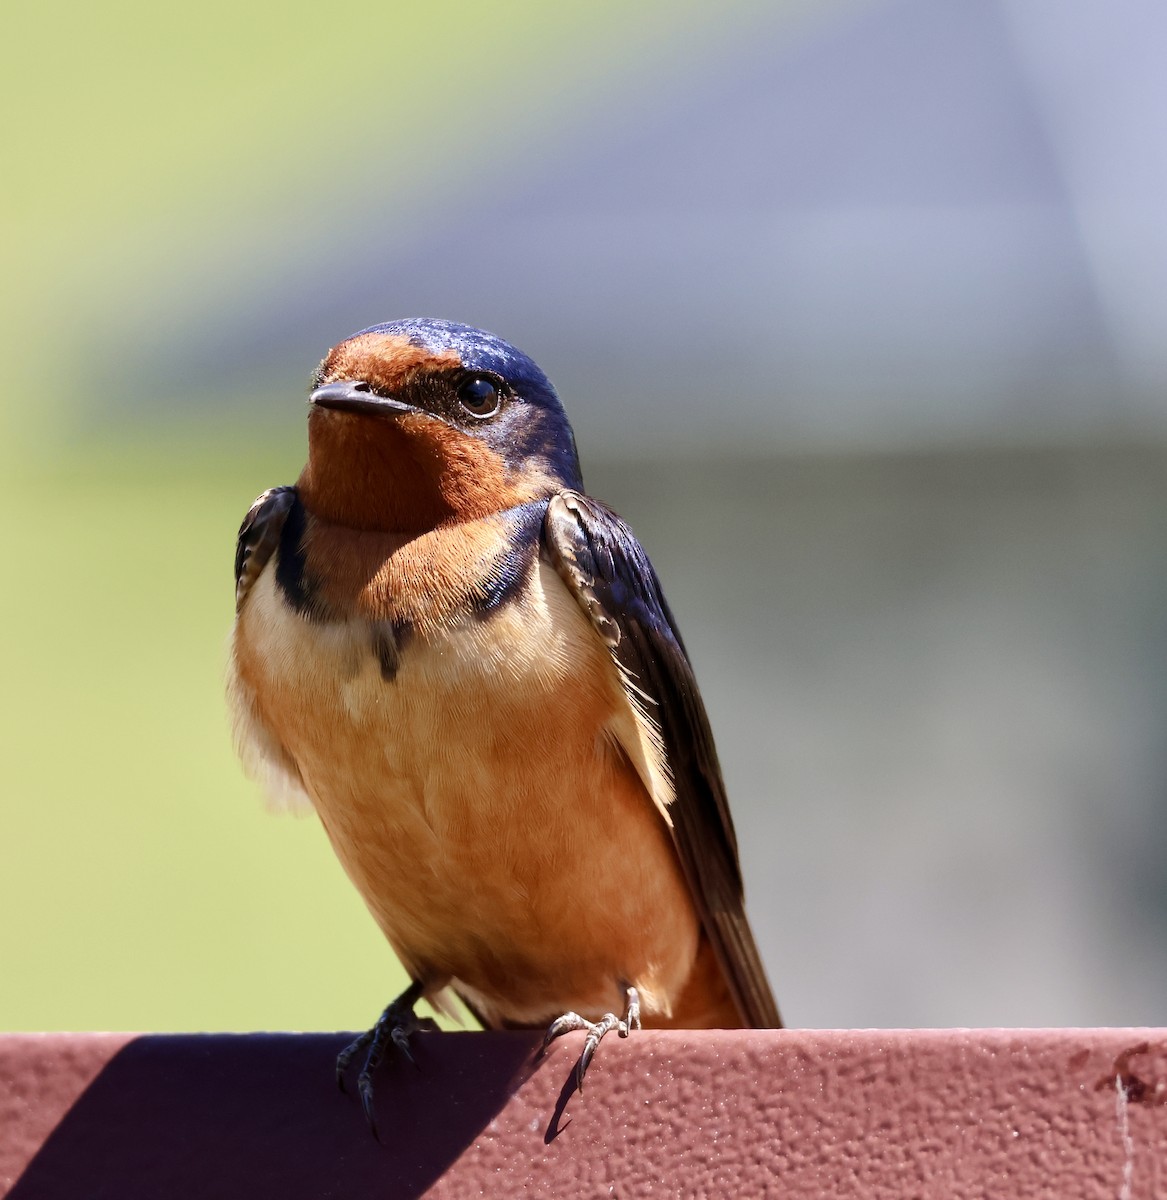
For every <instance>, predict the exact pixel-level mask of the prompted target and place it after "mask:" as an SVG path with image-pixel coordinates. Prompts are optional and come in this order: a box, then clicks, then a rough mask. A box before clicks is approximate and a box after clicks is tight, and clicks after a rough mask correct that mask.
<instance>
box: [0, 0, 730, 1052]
mask: <svg viewBox="0 0 1167 1200" xmlns="http://www.w3.org/2000/svg"><path fill="white" fill-rule="evenodd" d="M666 20H667V25H668V28H667V29H666V30H665V36H664V39H663V41H662V40H661V33H660V30H659V28H658V27H659V25H660V23H661V22H662V21H666ZM715 23H716V14H715V13H714V12H713V11H712V10H705V11H704V12H702V11H700V9H699V6H694V5H686V4H679V5H678V4H675V3H670V4H664V3H648V4H643V5H638V6H634V7H632V8H628V7H627V6H622V5H617V4H611V3H605V2H602V0H601V2H599V3H596V2H594V0H593V2H589V3H587V4H566V5H546V4H541V3H523V2H520V3H503V4H495V5H489V6H485V5H480V4H473V3H443V4H432V5H416V4H394V3H389V4H384V3H376V4H373V3H367V2H364V0H358V2H356V3H353V2H345V0H342V2H340V3H335V4H330V5H326V6H321V5H318V4H295V3H293V4H291V5H280V6H278V7H275V6H269V5H262V4H261V5H257V4H242V5H241V4H239V3H236V2H234V0H233V2H232V3H230V4H226V3H215V2H212V3H208V4H203V5H198V6H194V7H188V8H158V7H157V6H154V5H147V4H142V3H136V2H132V0H131V2H129V3H113V4H108V5H99V6H86V5H81V4H76V3H65V4H45V5H24V6H19V7H18V8H17V9H14V10H13V11H12V12H11V13H9V14H8V16H7V18H6V29H7V31H6V34H5V37H4V38H3V39H2V40H3V48H2V49H0V60H2V62H3V67H2V69H0V104H2V111H3V112H4V114H5V120H4V130H5V132H4V137H3V146H2V150H0V153H2V155H3V159H2V161H0V195H2V204H3V211H2V215H3V228H4V239H3V259H2V263H0V276H2V277H3V279H4V285H3V291H2V295H3V301H2V303H3V310H2V319H0V337H2V339H3V343H2V344H3V350H4V355H3V359H4V362H5V364H6V367H5V375H6V381H5V386H4V391H3V396H4V399H3V403H2V405H0V468H2V469H0V505H2V508H3V511H4V513H5V521H4V526H5V529H6V531H7V532H6V536H5V544H6V547H7V563H8V572H7V582H6V586H5V587H4V588H3V589H2V601H0V603H2V604H3V624H2V626H0V628H2V630H3V659H4V664H5V665H4V669H3V672H2V674H0V679H2V683H0V689H2V690H0V710H2V712H3V720H2V722H0V737H2V738H3V743H2V748H0V763H2V764H3V766H2V771H3V785H2V786H3V792H2V795H0V820H2V830H0V914H2V917H0V1028H6V1029H14V1030H20V1029H30V1030H31V1029H66V1028H71V1029H78V1028H109V1029H141V1030H154V1029H174V1030H183V1029H251V1028H339V1027H345V1028H350V1027H351V1028H356V1027H364V1026H366V1025H367V1024H368V1023H369V1022H370V1021H371V1020H372V1018H373V1017H374V1016H375V1015H376V1013H377V1011H378V1010H379V1009H380V1007H381V1006H382V1005H383V1004H384V1003H385V1002H386V1001H387V999H388V998H389V997H390V996H391V995H392V994H395V992H396V990H397V989H398V986H399V984H400V983H401V982H402V980H403V978H404V976H403V974H402V972H401V971H400V968H399V967H398V966H397V964H396V962H395V960H394V959H393V956H392V954H391V953H390V952H389V951H388V949H387V947H386V946H385V945H384V942H383V941H382V940H381V938H380V936H379V934H378V933H377V931H376V930H375V928H374V927H373V924H372V922H371V920H370V919H369V918H368V916H367V914H366V913H365V911H364V907H363V905H362V904H361V902H360V900H359V898H358V897H357V896H356V894H355V892H354V891H353V890H352V888H351V887H349V885H348V884H347V881H345V879H344V878H343V876H342V873H341V871H340V868H339V867H338V866H337V864H336V862H335V860H334V858H333V856H332V853H331V850H330V849H329V847H328V846H327V844H326V841H325V839H324V837H323V836H322V833H321V831H320V829H319V828H318V826H317V824H316V822H315V821H314V820H313V819H279V818H275V817H272V816H269V815H267V814H266V813H265V812H264V811H263V808H262V805H261V802H260V799H259V797H258V794H257V792H256V790H255V789H254V788H253V787H252V786H251V785H250V784H249V783H247V782H246V781H245V780H244V779H243V778H242V776H241V773H240V770H239V767H238V765H237V763H236V761H235V758H234V755H233V753H232V750H231V746H230V739H229V734H228V724H227V719H226V715H225V711H224V703H223V666H224V652H225V646H226V639H227V634H228V631H229V629H230V624H231V619H232V614H233V597H232V580H231V563H232V555H233V541H234V534H235V530H236V528H237V527H238V522H239V520H240V519H241V517H242V514H243V513H244V512H245V511H246V508H247V506H248V505H249V504H250V502H251V500H252V499H253V498H254V496H255V495H256V494H257V493H258V492H259V491H261V490H262V489H263V488H265V487H267V486H269V485H271V484H274V483H277V482H290V481H292V480H294V478H295V476H296V475H297V474H298V472H299V466H300V463H301V461H302V455H303V431H302V425H303V409H302V403H303V392H302V391H292V392H289V393H287V394H283V395H277V396H275V397H274V398H273V399H272V405H273V408H274V409H276V410H278V412H277V414H276V415H271V416H270V418H269V419H264V418H265V416H266V414H264V413H262V412H261V414H260V416H259V417H257V416H256V413H255V409H254V407H253V408H247V407H246V406H240V408H239V409H237V410H233V409H232V408H231V406H230V405H229V404H227V405H223V406H221V407H219V408H218V409H217V410H215V411H214V412H213V413H211V414H206V413H202V412H200V411H198V405H197V403H196V402H193V401H192V402H189V404H188V403H187V396H188V395H189V394H190V393H191V392H192V391H193V390H194V388H193V387H192V386H191V385H190V384H189V382H187V383H183V382H178V381H176V382H174V383H173V385H172V387H171V388H170V389H169V391H168V392H167V391H165V390H164V391H163V394H159V395H157V396H155V397H154V398H153V399H154V400H156V402H157V404H158V406H159V408H164V409H165V412H164V413H163V414H162V415H159V413H158V412H149V411H147V412H145V413H143V414H141V415H140V417H132V418H126V419H122V420H120V421H116V422H108V421H104V420H103V419H102V407H103V405H106V404H109V405H116V404H117V402H118V395H117V391H118V389H117V382H116V380H117V378H118V377H122V376H124V377H125V378H126V379H127V380H129V379H132V378H133V377H134V375H135V372H136V371H137V369H138V364H137V362H136V360H135V353H134V347H133V344H132V339H130V340H129V342H128V344H127V345H126V346H125V347H124V349H123V350H122V353H121V355H120V358H119V360H118V362H117V363H116V371H115V373H114V383H113V384H112V385H111V384H109V383H108V382H106V383H105V384H104V389H103V387H99V386H95V384H94V382H93V380H92V378H91V375H90V370H89V368H90V365H91V352H92V349H93V345H94V342H95V340H96V339H95V334H94V331H95V329H99V328H100V324H101V320H102V316H103V315H107V314H109V313H111V312H116V313H117V314H118V317H119V320H121V321H123V322H127V323H129V324H130V325H131V326H132V324H133V321H134V319H135V314H137V313H139V312H142V311H150V310H154V309H156V308H157V307H158V306H171V305H173V304H174V302H175V297H176V296H177V297H180V298H181V299H183V300H185V299H189V296H190V295H191V294H192V293H201V294H203V295H206V294H208V293H213V292H214V290H215V287H216V283H217V278H218V273H219V272H220V271H221V269H222V264H223V263H224V262H227V261H231V260H236V261H238V260H240V259H242V260H245V264H246V265H245V271H246V273H248V274H252V273H254V274H257V275H258V274H262V273H263V272H264V270H265V269H266V267H267V266H268V265H269V263H270V261H271V259H272V258H278V257H279V256H280V254H281V247H282V244H283V242H284V241H285V240H286V239H292V240H295V239H296V236H297V224H298V223H300V224H304V225H311V224H312V222H313V221H316V222H319V221H321V220H323V221H324V222H325V224H326V225H327V223H329V222H335V223H336V224H337V226H341V225H343V223H344V221H345V220H346V216H347V214H348V211H349V210H350V209H351V208H354V207H356V206H357V204H358V201H359V199H360V196H359V193H361V192H362V191H363V192H364V193H365V194H366V197H367V195H368V194H369V193H370V192H371V191H375V194H376V196H377V198H378V202H380V203H383V204H384V206H385V207H386V208H390V209H391V208H392V207H393V206H394V205H404V204H407V203H408V202H409V201H410V200H411V199H412V198H415V197H416V196H418V195H425V194H427V192H428V190H430V189H431V188H432V184H433V180H434V178H435V177H437V178H441V177H443V176H447V177H448V176H451V175H453V176H457V175H458V174H459V172H460V170H461V162H462V160H463V159H465V158H466V157H467V155H469V154H473V153H474V147H475V145H476V143H479V142H481V140H482V139H483V138H485V137H487V136H488V135H489V136H490V137H491V139H492V142H491V153H492V154H493V153H499V152H502V151H504V150H505V149H506V146H507V144H508V142H509V141H510V140H512V139H515V138H519V137H521V136H523V134H524V132H525V131H527V130H529V129H530V128H531V127H532V126H536V125H538V124H541V123H547V122H550V121H553V120H556V119H559V120H562V119H564V115H565V113H566V112H567V111H568V110H569V109H570V106H571V105H572V104H574V103H578V102H579V101H580V97H581V96H582V97H583V98H585V99H586V97H587V96H588V95H589V94H591V95H593V96H594V95H595V94H596V93H597V91H599V90H600V89H602V88H604V87H606V86H608V85H609V83H610V81H612V80H613V79H619V78H620V77H621V75H628V74H631V73H633V72H636V71H639V70H641V69H643V65H644V62H645V61H651V60H652V59H653V58H654V56H657V55H659V54H660V53H661V52H662V50H663V51H664V52H666V53H667V52H668V51H669V50H670V49H671V48H672V47H674V46H675V45H676V44H677V43H678V42H680V43H682V44H683V43H685V42H687V41H689V40H691V38H692V34H693V30H694V29H695V28H700V27H701V26H703V25H705V24H710V25H712V24H715ZM535 96H537V97H538V102H537V103H535V102H534V97H535ZM322 210H323V211H324V216H323V217H322V216H321V211H322ZM257 230H258V231H259V233H258V236H257ZM314 233H315V235H316V237H317V239H318V241H320V242H321V243H322V244H321V245H320V246H319V247H318V251H317V252H318V254H319V256H320V257H321V258H322V259H323V260H326V259H327V254H328V240H329V238H328V233H327V230H326V231H325V233H324V234H323V236H321V235H320V233H319V230H318V229H317V230H314ZM402 303H403V304H405V305H406V307H408V304H407V299H406V298H404V297H403V298H402ZM386 315H387V314H385V313H383V312H375V313H370V314H369V321H370V322H371V321H373V320H376V319H381V318H382V317H384V316H386ZM331 332H332V331H330V334H331ZM330 334H325V335H324V340H321V339H320V338H318V339H317V340H316V341H315V342H314V343H313V344H309V345H305V346H303V349H302V353H301V354H300V355H299V357H298V359H297V361H296V362H295V363H293V364H289V365H290V366H291V369H292V371H293V372H295V373H298V374H299V375H300V376H301V377H302V378H303V379H304V380H305V381H306V379H307V375H308V373H309V372H310V371H311V369H312V367H313V366H314V365H315V362H316V360H317V359H318V358H319V357H320V356H321V355H322V354H323V352H324V351H325V350H326V349H327V339H328V337H329V336H330ZM179 336H181V331H180V332H179ZM273 390H274V388H273Z"/></svg>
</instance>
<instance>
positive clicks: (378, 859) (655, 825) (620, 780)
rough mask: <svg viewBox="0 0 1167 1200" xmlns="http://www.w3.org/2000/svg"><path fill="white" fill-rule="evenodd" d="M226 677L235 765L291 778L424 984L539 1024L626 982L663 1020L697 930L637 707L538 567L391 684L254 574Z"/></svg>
mask: <svg viewBox="0 0 1167 1200" xmlns="http://www.w3.org/2000/svg"><path fill="white" fill-rule="evenodd" d="M233 671H234V675H235V678H234V681H233V688H232V691H233V695H234V700H235V706H236V711H237V718H238V724H239V728H240V730H241V740H242V741H244V742H249V743H250V747H248V746H244V751H245V759H246V758H248V757H250V759H251V761H252V762H253V764H255V763H257V762H260V761H267V762H268V765H269V766H270V765H271V762H270V760H272V759H273V758H274V759H280V758H281V756H282V761H281V762H278V763H276V764H275V768H274V774H276V775H280V776H281V777H282V776H286V775H287V774H288V772H289V771H290V772H292V773H293V774H298V779H299V781H301V782H302V785H303V788H304V790H305V791H306V793H307V794H308V796H309V797H310V799H311V801H312V803H313V805H314V806H315V808H316V811H317V812H318V813H319V816H320V819H321V821H322V822H323V824H324V827H325V829H326V830H327V831H328V836H329V838H330V839H331V841H332V844H333V846H334V848H335V850H336V853H337V855H338V856H339V858H340V860H341V862H342V864H343V865H344V868H345V870H346V871H347V872H348V874H349V876H350V878H351V879H352V880H353V882H354V883H355V884H356V886H357V888H358V889H359V891H360V892H361V895H362V896H363V897H364V899H365V902H366V904H367V905H368V907H369V909H370V911H371V912H372V914H373V916H374V918H375V919H376V921H377V923H378V924H379V926H380V927H381V929H382V931H383V932H384V934H385V936H386V937H387V938H388V940H389V942H390V943H391V944H392V946H393V947H394V949H395V950H396V952H397V953H398V955H399V956H400V958H401V960H402V962H403V963H404V964H405V966H406V968H407V970H408V971H409V972H410V975H411V976H412V977H413V978H415V979H419V980H421V981H422V982H424V983H425V985H426V988H427V991H429V992H431V993H432V992H436V991H437V990H439V989H440V988H442V987H443V986H446V985H452V986H453V987H454V988H455V989H456V990H457V991H459V992H460V993H461V994H463V995H464V996H465V997H466V998H467V999H468V1000H469V1001H470V1003H471V1004H472V1005H474V1007H475V1008H476V1009H477V1010H478V1011H479V1012H480V1013H481V1014H482V1015H483V1016H484V1017H485V1018H486V1019H487V1020H488V1021H490V1022H491V1023H499V1022H501V1021H509V1022H514V1023H518V1024H541V1023H543V1022H545V1021H547V1020H549V1019H551V1018H552V1017H554V1016H556V1015H558V1014H559V1013H561V1012H563V1011H564V1010H566V1009H570V1008H574V1009H576V1010H578V1011H580V1012H582V1013H583V1014H585V1015H591V1016H598V1015H600V1014H602V1013H603V1012H606V1011H609V1010H613V1009H615V1010H619V1008H620V1007H621V1006H622V1004H623V989H624V988H625V987H626V986H627V985H628V984H633V985H636V986H637V987H638V988H639V989H640V992H641V999H642V1004H643V1007H644V1010H645V1014H646V1016H648V1017H649V1018H650V1020H651V1018H652V1016H653V1015H654V1014H656V1015H658V1016H659V1017H660V1018H662V1019H667V1017H668V1016H669V1013H670V1011H671V1008H672V1005H673V1002H674V1000H675V999H676V998H677V997H678V996H679V994H680V992H681V990H682V988H683V986H684V983H685V981H686V979H687V978H688V976H689V974H690V971H691V969H692V967H693V962H694V957H695V955H696V953H697V946H698V922H697V918H696V915H695V913H694V910H693V907H692V904H691V901H690V899H689V895H688V891H687V888H686V885H685V882H684V880H683V878H682V875H681V871H680V868H679V866H678V864H677V861H676V856H675V853H674V851H673V848H672V844H671V839H670V834H669V831H668V828H667V826H666V819H665V817H664V816H663V815H662V812H661V811H660V808H659V806H658V805H657V804H654V802H653V799H652V798H650V795H649V792H648V790H646V786H645V783H644V782H642V776H644V775H645V774H646V772H645V771H644V769H643V761H641V766H642V769H641V771H640V772H639V773H638V770H637V768H636V766H634V763H635V762H636V761H637V758H638V755H639V754H640V750H639V749H638V745H637V736H638V718H637V715H636V714H635V713H634V712H633V709H632V706H631V705H630V703H629V699H628V696H627V694H626V692H625V690H624V688H623V687H622V685H621V681H620V678H619V675H618V673H617V671H616V668H615V666H614V665H613V663H612V661H611V658H610V656H609V654H608V651H607V649H606V647H605V646H604V645H603V643H602V641H601V640H600V639H599V637H598V636H597V635H596V633H595V631H594V630H593V628H592V626H591V625H590V623H589V621H588V620H587V618H586V616H585V615H584V614H583V612H582V611H581V610H580V608H579V607H578V605H577V604H576V602H575V600H574V599H573V598H572V596H571V595H570V594H569V593H568V592H567V589H566V588H565V587H564V585H563V584H562V582H561V581H560V580H559V578H558V576H557V575H556V574H555V573H554V571H552V570H551V569H550V568H548V567H546V566H545V565H542V564H538V565H537V566H536V567H535V569H534V570H533V571H532V573H531V577H530V579H529V581H528V585H527V587H526V589H525V591H524V593H523V594H522V596H521V597H520V598H519V600H518V601H517V602H514V603H510V604H508V605H506V606H504V607H503V608H502V609H501V610H500V611H499V612H497V613H494V614H492V615H490V616H487V617H472V618H467V619H466V620H464V621H462V622H460V623H458V624H456V625H453V626H451V627H448V628H445V629H443V630H442V631H440V632H438V633H436V634H432V635H431V636H429V637H426V638H423V637H421V636H419V635H415V636H414V637H412V638H410V639H407V640H406V642H405V644H404V645H403V646H402V648H401V652H400V658H399V663H398V670H397V673H396V676H395V677H394V678H393V679H392V680H387V679H385V678H384V677H383V675H382V672H381V668H380V665H379V662H378V659H377V657H376V656H375V654H374V653H373V651H372V649H371V645H370V635H369V632H368V629H367V628H366V627H365V626H364V624H363V623H359V622H353V623H347V624H331V625H327V624H312V623H309V622H307V621H305V620H303V619H302V618H300V617H299V616H297V615H296V614H295V613H294V612H293V611H292V610H291V609H290V608H289V607H288V606H287V605H286V603H285V602H284V600H283V597H282V595H281V593H280V592H279V590H278V588H277V586H276V584H275V580H274V571H273V570H272V569H271V568H270V567H269V568H268V569H267V570H266V571H265V572H264V574H263V575H262V576H261V578H260V579H259V580H258V581H257V582H256V585H255V587H254V589H253V591H252V593H251V594H250V595H249V597H248V600H247V603H246V605H245V606H244V608H243V611H242V613H241V614H240V617H239V620H238V622H237V625H236V632H235V639H234V645H233ZM640 732H642V730H641V731H640ZM248 749H250V755H248V753H247V751H248ZM281 773H282V775H281Z"/></svg>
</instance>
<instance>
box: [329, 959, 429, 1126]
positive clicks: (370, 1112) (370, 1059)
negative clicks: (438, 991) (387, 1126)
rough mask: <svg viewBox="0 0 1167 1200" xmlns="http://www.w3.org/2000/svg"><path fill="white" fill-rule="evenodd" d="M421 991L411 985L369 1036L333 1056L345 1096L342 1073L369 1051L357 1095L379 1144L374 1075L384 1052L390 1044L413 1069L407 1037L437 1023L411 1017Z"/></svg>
mask: <svg viewBox="0 0 1167 1200" xmlns="http://www.w3.org/2000/svg"><path fill="white" fill-rule="evenodd" d="M422 990H423V985H422V984H420V983H417V982H414V983H413V984H411V985H410V986H409V987H408V988H407V989H406V990H405V991H404V992H403V993H402V994H401V995H400V996H398V997H397V999H396V1000H394V1001H393V1003H392V1004H390V1005H389V1007H388V1008H386V1009H385V1011H384V1012H383V1013H382V1014H381V1017H380V1019H379V1020H378V1021H377V1023H376V1025H374V1026H373V1028H372V1029H370V1030H369V1031H368V1033H362V1034H361V1036H360V1037H359V1038H357V1039H356V1040H355V1041H353V1042H352V1043H350V1044H349V1045H348V1046H346V1047H345V1048H344V1049H343V1050H342V1051H341V1052H340V1053H339V1054H338V1055H337V1056H336V1082H337V1085H338V1086H339V1087H340V1090H341V1091H342V1092H346V1093H347V1091H348V1088H347V1087H345V1082H344V1077H345V1072H346V1071H347V1070H348V1067H349V1065H350V1064H351V1063H352V1061H353V1059H354V1058H355V1057H356V1056H357V1055H358V1054H359V1053H360V1052H361V1051H362V1050H364V1049H366V1048H367V1049H368V1054H366V1055H365V1061H364V1065H363V1066H362V1067H361V1073H360V1074H359V1075H358V1076H357V1092H358V1094H359V1095H360V1100H361V1108H362V1109H364V1112H365V1119H366V1120H367V1121H368V1123H369V1129H370V1130H371V1131H372V1134H373V1136H374V1137H375V1138H376V1139H377V1141H380V1140H381V1134H380V1132H379V1130H378V1129H377V1117H376V1113H375V1111H374V1108H373V1075H374V1073H375V1072H376V1070H377V1068H378V1067H379V1066H380V1065H381V1060H382V1059H383V1058H384V1057H385V1051H386V1050H387V1049H388V1047H389V1044H390V1043H392V1044H393V1046H395V1047H396V1049H397V1050H398V1051H399V1052H400V1053H401V1054H402V1056H403V1057H405V1058H407V1059H408V1060H409V1061H410V1062H411V1063H413V1065H414V1066H415V1067H416V1066H417V1061H416V1059H415V1058H414V1057H413V1051H412V1050H411V1049H410V1046H409V1037H410V1034H411V1033H413V1032H415V1031H417V1030H419V1029H436V1028H437V1022H436V1021H434V1020H433V1018H432V1017H426V1018H420V1017H417V1016H415V1014H414V1011H413V1006H414V1005H415V1004H416V1003H417V1002H418V1000H419V999H420V998H421V995H422Z"/></svg>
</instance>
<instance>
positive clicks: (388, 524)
mask: <svg viewBox="0 0 1167 1200" xmlns="http://www.w3.org/2000/svg"><path fill="white" fill-rule="evenodd" d="M547 482H548V481H547V480H545V479H543V478H540V479H538V480H528V479H524V478H523V477H521V476H517V475H515V474H514V473H512V472H511V471H509V470H508V468H507V466H506V464H505V463H504V462H503V460H502V459H501V458H500V457H499V455H497V454H496V453H495V452H494V451H493V450H491V448H490V447H489V446H487V445H486V444H485V443H484V442H482V441H480V440H479V439H478V438H474V437H471V436H470V435H469V434H466V433H462V432H461V431H459V430H457V429H455V428H453V427H452V426H450V425H447V424H446V423H445V422H444V421H440V420H438V419H437V418H436V417H430V416H427V415H426V414H424V413H420V412H412V413H405V414H403V415H401V416H387V417H377V416H367V415H363V414H352V413H340V412H335V411H329V410H326V409H317V408H314V409H312V411H311V412H310V413H309V417H308V463H307V465H306V466H305V467H304V470H303V472H302V473H301V475H300V479H299V481H298V484H297V486H298V488H299V492H300V498H301V500H302V501H303V502H304V504H305V506H306V507H307V508H308V510H309V511H310V512H312V513H314V514H316V515H317V516H320V517H322V518H324V519H325V520H326V521H330V522H334V523H336V524H338V525H345V526H347V527H348V528H350V529H363V530H379V531H384V532H401V533H421V532H424V531H426V530H430V529H436V528H437V527H438V526H439V525H447V524H451V523H454V522H459V521H470V520H475V519H477V518H479V517H484V516H487V515H488V514H490V513H495V512H502V511H504V510H506V509H508V508H514V507H515V506H516V505H519V504H524V503H526V502H527V501H528V500H533V499H535V498H536V497H538V496H540V495H546V494H549V491H550V489H549V488H548V486H547Z"/></svg>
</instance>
